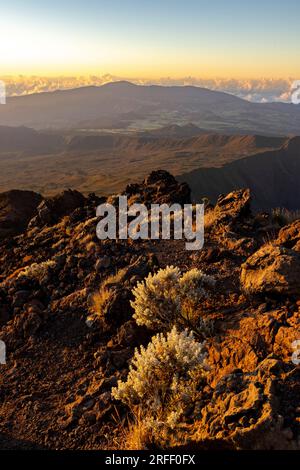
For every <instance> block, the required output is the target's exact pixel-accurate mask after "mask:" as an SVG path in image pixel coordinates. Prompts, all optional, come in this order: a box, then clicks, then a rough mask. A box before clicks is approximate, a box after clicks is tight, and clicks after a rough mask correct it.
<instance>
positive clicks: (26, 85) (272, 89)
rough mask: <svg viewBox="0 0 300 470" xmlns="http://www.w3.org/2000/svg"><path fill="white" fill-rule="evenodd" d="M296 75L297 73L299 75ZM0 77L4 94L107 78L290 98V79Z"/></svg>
mask: <svg viewBox="0 0 300 470" xmlns="http://www.w3.org/2000/svg"><path fill="white" fill-rule="evenodd" d="M299 78H300V77H299ZM0 80H2V81H4V83H5V84H6V92H7V96H19V95H27V94H31V93H41V92H47V91H54V90H58V89H60V90H65V89H69V88H78V87H81V86H89V85H96V86H100V85H103V84H105V83H108V82H112V81H118V80H129V81H131V82H133V83H136V84H139V85H150V84H151V85H164V86H168V85H169V86H170V85H194V86H200V87H204V88H210V89H211V90H218V91H224V92H226V93H231V94H233V95H236V96H239V97H240V98H244V99H246V100H249V101H254V102H271V101H282V102H290V101H291V88H292V84H293V82H294V79H292V78H291V79H276V80H275V79H256V80H253V79H250V80H236V79H222V78H220V79H219V78H218V79H216V78H212V79H201V78H193V77H184V78H181V79H173V78H169V77H167V78H161V79H158V80H147V79H140V78H130V79H129V78H124V77H116V76H113V75H110V74H106V75H102V76H93V75H90V76H77V77H65V76H61V77H59V76H58V77H37V76H28V77H25V76H21V75H20V76H17V77H13V76H5V77H0Z"/></svg>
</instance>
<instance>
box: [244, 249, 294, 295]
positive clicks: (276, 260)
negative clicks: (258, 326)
mask: <svg viewBox="0 0 300 470" xmlns="http://www.w3.org/2000/svg"><path fill="white" fill-rule="evenodd" d="M241 285H242V287H243V289H244V291H245V292H247V293H249V294H281V295H297V294H299V293H300V254H299V253H297V252H295V251H293V250H289V249H287V248H283V247H280V246H275V245H272V244H268V245H264V246H263V247H262V248H260V249H259V250H258V251H256V252H255V253H254V254H253V255H252V256H250V257H249V258H248V259H247V260H246V262H245V263H244V264H243V265H242V271H241Z"/></svg>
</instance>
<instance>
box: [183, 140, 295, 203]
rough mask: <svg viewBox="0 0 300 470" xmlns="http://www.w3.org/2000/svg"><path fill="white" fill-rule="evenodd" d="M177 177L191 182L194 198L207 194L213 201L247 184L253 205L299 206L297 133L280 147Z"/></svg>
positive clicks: (197, 198)
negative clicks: (220, 195)
mask: <svg viewBox="0 0 300 470" xmlns="http://www.w3.org/2000/svg"><path fill="white" fill-rule="evenodd" d="M178 179H179V180H180V181H186V182H187V183H188V184H189V185H190V187H191V189H192V193H193V198H194V199H195V200H199V199H201V198H202V197H203V196H206V197H209V198H210V199H211V201H213V202H215V201H216V199H217V197H218V195H219V194H220V193H227V192H230V191H232V190H234V189H236V188H242V187H247V188H250V190H251V194H252V197H253V207H254V208H256V209H263V210H267V209H270V208H275V207H285V208H287V209H291V210H296V209H300V137H294V138H291V139H288V140H286V141H285V142H284V144H283V145H282V147H281V148H280V149H277V150H269V151H266V152H263V153H259V154H256V155H252V156H249V157H246V158H242V159H239V160H237V161H234V162H231V163H228V164H225V165H224V166H222V167H220V168H201V169H198V170H194V171H191V172H188V173H184V174H183V175H181V176H180V177H179V178H178Z"/></svg>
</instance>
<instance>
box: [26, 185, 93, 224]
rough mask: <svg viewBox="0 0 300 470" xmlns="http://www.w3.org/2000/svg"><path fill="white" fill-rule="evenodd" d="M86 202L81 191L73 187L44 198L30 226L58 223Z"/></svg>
mask: <svg viewBox="0 0 300 470" xmlns="http://www.w3.org/2000/svg"><path fill="white" fill-rule="evenodd" d="M85 202H86V199H85V197H84V196H83V195H82V194H81V193H80V192H78V191H76V190H71V189H68V190H66V191H63V192H62V193H60V194H57V195H56V196H54V197H50V198H47V199H44V200H43V202H42V203H41V204H40V205H39V206H38V208H37V215H36V216H35V217H34V218H33V219H31V221H30V223H29V228H33V227H43V226H45V225H53V224H56V223H57V222H58V221H59V220H60V219H61V218H62V217H64V216H65V215H70V214H71V213H72V212H73V211H75V209H78V208H79V207H83V206H84V204H85Z"/></svg>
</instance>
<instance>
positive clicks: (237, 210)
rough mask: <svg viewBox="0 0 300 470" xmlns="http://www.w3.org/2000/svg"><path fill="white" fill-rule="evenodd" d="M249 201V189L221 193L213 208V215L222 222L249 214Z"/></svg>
mask: <svg viewBox="0 0 300 470" xmlns="http://www.w3.org/2000/svg"><path fill="white" fill-rule="evenodd" d="M250 201H251V196H250V190H249V189H240V190H238V191H233V192H231V193H229V194H227V195H226V196H224V195H222V194H221V195H220V196H219V198H218V200H217V204H216V206H215V209H214V212H215V215H216V217H217V218H218V220H219V221H220V222H222V223H226V222H230V221H232V220H237V219H241V218H243V217H246V216H250V215H251V209H250Z"/></svg>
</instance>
